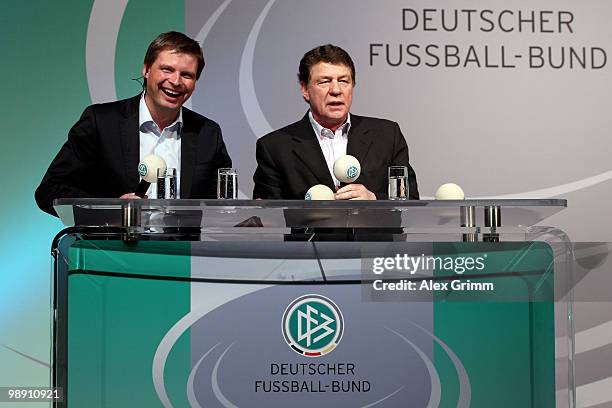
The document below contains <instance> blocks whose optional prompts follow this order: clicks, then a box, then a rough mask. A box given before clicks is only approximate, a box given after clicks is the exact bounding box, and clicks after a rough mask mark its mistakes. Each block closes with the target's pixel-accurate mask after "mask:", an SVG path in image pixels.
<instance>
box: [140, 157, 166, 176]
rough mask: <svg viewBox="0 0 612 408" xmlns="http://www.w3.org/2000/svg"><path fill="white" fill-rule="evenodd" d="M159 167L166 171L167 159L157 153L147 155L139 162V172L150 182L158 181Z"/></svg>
mask: <svg viewBox="0 0 612 408" xmlns="http://www.w3.org/2000/svg"><path fill="white" fill-rule="evenodd" d="M157 169H162V170H163V172H164V173H165V172H166V161H165V160H164V159H162V158H161V157H159V156H158V155H156V154H150V155H148V156H145V157H144V158H143V159H142V161H141V162H140V163H138V174H140V177H142V178H143V179H144V180H145V181H148V182H149V183H155V182H157Z"/></svg>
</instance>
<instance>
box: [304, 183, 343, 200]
mask: <svg viewBox="0 0 612 408" xmlns="http://www.w3.org/2000/svg"><path fill="white" fill-rule="evenodd" d="M335 199H336V195H335V194H334V192H333V191H332V189H331V188H329V187H327V186H326V185H323V184H317V185H316V186H312V187H310V188H309V189H308V191H307V192H306V196H305V197H304V200H335Z"/></svg>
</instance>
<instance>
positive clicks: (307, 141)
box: [293, 113, 335, 190]
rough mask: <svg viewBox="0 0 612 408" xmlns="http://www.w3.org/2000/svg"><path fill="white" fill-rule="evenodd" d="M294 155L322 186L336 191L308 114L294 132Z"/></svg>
mask: <svg viewBox="0 0 612 408" xmlns="http://www.w3.org/2000/svg"><path fill="white" fill-rule="evenodd" d="M293 154H294V156H295V157H296V160H298V161H301V162H302V164H303V165H304V167H305V168H306V169H308V170H309V171H310V172H311V173H313V174H314V175H315V177H316V178H317V180H318V181H319V182H320V183H321V184H325V185H326V186H328V187H329V188H331V189H332V190H335V186H334V181H333V179H332V177H331V175H330V174H329V170H328V168H327V162H326V161H325V156H323V152H322V151H321V146H320V145H319V141H318V140H317V137H316V135H315V133H314V130H313V129H312V125H311V123H310V120H309V118H308V113H307V114H306V115H305V116H304V117H303V118H302V120H301V121H299V122H298V123H297V124H296V128H295V129H294V132H293Z"/></svg>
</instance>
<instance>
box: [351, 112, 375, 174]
mask: <svg viewBox="0 0 612 408" xmlns="http://www.w3.org/2000/svg"><path fill="white" fill-rule="evenodd" d="M369 133H370V129H368V128H366V127H364V125H363V121H362V118H361V116H356V115H351V128H350V129H349V134H348V145H347V147H346V154H350V155H351V156H355V157H356V158H357V160H359V164H361V169H362V171H363V169H364V168H365V167H366V163H367V159H368V157H367V156H368V152H369V150H370V146H371V145H372V142H373V140H372V139H373V138H372V135H370V134H369Z"/></svg>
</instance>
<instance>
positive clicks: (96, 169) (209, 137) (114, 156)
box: [35, 95, 232, 215]
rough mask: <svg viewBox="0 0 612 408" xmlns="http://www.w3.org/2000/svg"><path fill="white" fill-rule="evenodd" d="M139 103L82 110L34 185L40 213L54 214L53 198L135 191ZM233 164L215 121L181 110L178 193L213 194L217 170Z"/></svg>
mask: <svg viewBox="0 0 612 408" xmlns="http://www.w3.org/2000/svg"><path fill="white" fill-rule="evenodd" d="M139 103H140V95H137V96H135V97H133V98H130V99H124V100H121V101H117V102H111V103H104V104H97V105H92V106H89V107H88V108H87V109H85V111H84V112H83V114H82V115H81V118H80V119H79V121H78V122H77V123H76V124H75V125H74V126H73V127H72V129H70V132H69V133H68V141H67V142H66V143H64V145H63V146H62V148H61V149H60V151H59V153H58V154H57V155H56V156H55V159H53V161H52V162H51V165H50V166H49V169H48V170H47V173H46V174H45V176H44V177H43V179H42V181H41V183H40V186H38V188H37V189H36V193H35V197H36V202H37V204H38V206H39V207H40V208H41V209H42V210H43V211H46V212H48V213H49V214H52V215H57V214H56V213H55V210H53V200H54V199H56V198H83V197H105V198H117V197H119V196H121V195H123V194H125V193H130V192H133V191H135V190H136V187H137V186H138V183H139V182H140V176H139V175H138V162H139V156H140V133H139V129H138V108H139ZM231 166H232V160H231V159H230V157H229V154H228V153H227V150H226V148H225V144H224V143H223V138H222V136H221V128H220V127H219V125H218V124H217V123H215V122H213V121H212V120H210V119H208V118H206V117H204V116H202V115H199V114H197V113H195V112H193V111H191V110H189V109H186V108H183V127H182V130H181V191H180V197H181V198H216V196H217V193H216V191H217V190H216V189H217V186H216V183H217V169H218V168H220V167H231Z"/></svg>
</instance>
